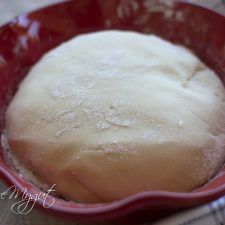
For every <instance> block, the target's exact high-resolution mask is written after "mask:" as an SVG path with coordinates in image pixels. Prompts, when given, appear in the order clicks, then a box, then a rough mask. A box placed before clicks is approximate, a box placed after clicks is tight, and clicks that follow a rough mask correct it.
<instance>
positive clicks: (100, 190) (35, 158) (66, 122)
mask: <svg viewBox="0 0 225 225" xmlns="http://www.w3.org/2000/svg"><path fill="white" fill-rule="evenodd" d="M224 99H225V91H224V87H223V85H222V83H221V81H220V80H219V79H218V78H217V76H216V75H215V73H214V72H213V71H211V70H210V69H208V68H206V66H205V65H203V63H201V62H200V60H199V59H198V58H197V57H195V56H194V55H193V54H192V53H191V52H189V51H188V50H187V49H185V48H182V47H179V46H176V45H174V44H171V43H169V42H167V41H164V40H162V39H160V38H158V37H156V36H153V35H144V34H139V33H134V32H122V31H105V32H98V33H92V34H86V35H81V36H78V37H76V38H74V39H72V40H70V41H68V42H66V43H64V44H62V45H60V46H59V47H57V48H55V49H53V50H52V51H50V52H49V53H47V54H46V55H45V56H44V57H43V58H42V59H41V60H40V61H39V62H38V63H37V64H36V65H35V66H34V67H33V68H32V70H31V71H30V73H29V75H28V76H27V77H26V78H25V80H24V81H23V82H22V83H21V85H20V87H19V90H18V92H17V93H16V95H15V97H14V99H13V101H12V102H11V104H10V106H9V108H8V111H7V116H6V124H7V132H8V140H9V144H10V147H11V149H12V151H13V152H14V153H15V154H16V156H17V157H18V159H19V160H20V162H21V163H23V164H24V165H26V167H28V168H30V169H32V170H33V171H34V172H35V174H37V176H39V177H40V178H42V179H43V181H44V182H47V183H48V184H50V185H52V184H56V190H57V192H58V193H59V194H61V195H62V196H64V197H66V198H68V199H72V200H76V201H79V202H103V201H112V200H116V199H121V198H124V197H126V196H129V195H132V194H135V193H138V192H142V191H149V190H167V191H181V192H183V191H184V192H186V191H190V190H192V189H194V188H196V187H198V186H199V185H202V184H204V183H205V182H207V181H208V180H209V179H210V178H211V177H212V176H213V175H214V174H215V172H216V171H217V170H218V169H219V167H220V166H221V165H222V163H223V161H224V141H225V135H224V129H225V115H224V112H225V105H224Z"/></svg>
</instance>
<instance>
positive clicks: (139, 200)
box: [0, 0, 225, 215]
mask: <svg viewBox="0 0 225 225" xmlns="http://www.w3.org/2000/svg"><path fill="white" fill-rule="evenodd" d="M176 2H178V3H179V2H180V3H184V4H187V5H193V6H195V7H198V8H201V9H204V10H205V11H208V12H209V13H213V14H215V16H217V17H218V16H220V17H221V18H223V19H224V20H225V17H224V16H222V15H221V14H219V13H216V12H215V11H213V10H211V9H208V8H206V7H204V6H200V5H196V4H193V3H189V2H186V1H185V0H177V1H176ZM61 4H64V3H62V2H61V3H58V4H55V5H59V6H60V5H61ZM46 8H47V7H46ZM42 9H43V8H41V9H39V10H42ZM39 10H37V11H39ZM4 26H7V24H6V25H4ZM1 158H3V157H2V156H1V157H0V175H1V177H2V179H3V180H4V181H5V182H6V183H7V184H10V185H15V186H16V187H17V188H18V189H20V190H22V189H24V187H25V185H23V182H22V180H23V179H22V178H20V177H19V175H17V174H13V173H12V172H11V170H10V168H9V166H8V165H7V164H6V163H5V162H4V160H3V159H1ZM25 188H26V187H25ZM28 192H29V189H28ZM222 194H225V183H224V184H222V185H220V186H219V187H216V188H212V189H211V190H205V191H201V192H188V193H179V192H168V191H147V192H141V193H138V194H134V195H131V196H128V197H126V198H124V199H121V200H117V201H114V202H109V203H108V202H107V203H100V204H84V203H82V207H80V206H79V205H80V203H75V202H70V203H71V204H73V205H74V207H71V206H70V205H67V204H65V205H63V204H57V203H56V204H54V205H53V206H52V207H51V208H49V209H48V211H55V212H61V213H66V214H73V215H94V214H101V213H105V212H110V211H114V210H119V209H121V208H124V210H125V208H127V209H128V208H129V210H132V209H135V208H138V207H139V206H141V205H142V204H143V203H147V202H150V201H156V200H157V201H163V202H174V203H177V204H178V205H179V206H180V207H182V206H183V207H186V206H192V205H194V204H192V203H190V202H192V201H195V202H196V201H197V202H199V203H201V204H203V203H207V202H209V201H211V200H213V199H216V198H218V197H220V196H221V195H222ZM62 201H64V200H62ZM37 203H38V205H39V206H42V202H41V201H37ZM85 205H86V207H85ZM198 205H199V204H198ZM75 206H78V207H75ZM123 212H124V211H123ZM123 212H122V211H121V212H117V213H118V214H120V213H121V214H123Z"/></svg>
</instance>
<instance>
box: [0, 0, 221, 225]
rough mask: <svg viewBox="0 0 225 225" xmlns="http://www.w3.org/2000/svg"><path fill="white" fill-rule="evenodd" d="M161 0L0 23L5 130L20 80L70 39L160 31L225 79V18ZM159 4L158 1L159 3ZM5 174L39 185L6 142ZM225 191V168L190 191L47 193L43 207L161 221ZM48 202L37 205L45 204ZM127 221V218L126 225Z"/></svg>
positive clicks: (126, 0)
mask: <svg viewBox="0 0 225 225" xmlns="http://www.w3.org/2000/svg"><path fill="white" fill-rule="evenodd" d="M160 2H164V3H157V0H145V1H144V0H136V1H135V0H108V1H102V0H76V1H68V2H64V3H61V4H57V5H54V6H50V7H47V8H43V9H41V10H37V11H35V12H32V13H29V14H24V15H22V16H19V17H17V18H15V19H14V20H12V21H11V22H10V23H8V24H6V25H5V26H3V27H2V28H0V132H2V130H3V129H4V126H5V125H4V113H5V110H6V107H7V105H8V103H9V101H10V100H11V98H12V96H13V93H15V91H16V89H17V86H18V83H19V82H20V81H21V80H22V79H23V77H24V76H25V75H26V74H27V72H28V71H29V69H30V67H32V65H33V64H34V63H35V62H37V60H38V59H39V58H40V57H41V56H42V55H43V54H44V53H45V52H47V51H48V50H50V49H51V48H53V47H55V46H57V45H59V44H60V43H62V42H63V41H66V40H68V39H70V38H71V37H73V36H75V35H78V34H81V33H86V32H92V31H98V30H105V29H121V30H135V31H139V32H143V33H154V34H156V35H159V36H161V37H163V38H165V39H168V40H170V41H172V42H174V43H178V44H181V45H184V46H187V47H188V48H189V49H191V50H192V51H193V52H194V53H195V54H196V55H198V56H199V57H200V58H201V59H202V60H203V61H204V62H205V63H206V64H207V65H208V66H210V67H211V68H212V69H213V70H215V71H216V72H217V74H218V75H219V76H220V78H221V80H222V81H223V83H225V18H224V17H223V16H221V15H219V14H217V13H215V12H212V11H210V10H208V9H205V8H203V7H200V6H196V5H193V4H189V3H185V2H176V3H174V4H172V5H171V4H169V3H168V2H170V1H160ZM156 6H160V7H156ZM0 151H1V154H0V174H1V177H2V178H3V179H4V180H5V181H6V182H7V183H8V184H9V185H15V186H16V187H17V188H18V189H20V190H23V189H24V188H27V191H28V193H33V194H35V193H39V192H40V191H41V190H40V189H38V188H37V187H35V185H33V184H31V183H30V182H29V181H26V180H24V179H23V178H22V177H21V176H19V174H18V172H17V171H15V170H14V169H13V168H12V167H11V166H10V165H9V164H8V163H7V160H6V159H5V157H4V152H3V149H1V147H0ZM223 194H225V169H224V170H221V171H220V172H219V173H218V175H217V176H216V177H215V178H214V179H212V180H210V181H209V182H208V183H207V184H206V185H204V186H203V187H201V188H198V189H196V190H194V191H193V192H189V193H177V192H165V191H154V192H144V193H139V194H136V195H133V196H130V197H127V198H125V199H122V200H119V201H115V202H111V203H103V204H78V203H74V202H70V201H65V200H63V199H59V198H56V197H53V196H49V197H48V198H47V201H48V202H49V203H51V202H52V201H53V200H54V201H55V203H54V205H53V206H51V207H50V208H44V210H45V211H47V212H50V213H54V214H55V215H60V216H62V217H64V218H73V219H75V220H82V221H110V220H112V221H118V220H119V221H125V222H127V223H130V221H132V222H137V221H139V222H140V221H155V220H157V219H159V218H162V217H164V216H167V215H169V214H171V213H174V212H177V211H179V210H184V209H188V208H191V207H194V206H198V205H201V204H204V203H207V202H209V201H212V200H214V199H216V198H218V197H220V196H222V195H223ZM42 204H43V202H42V201H41V200H40V201H38V203H37V205H38V206H39V207H40V208H43V207H42ZM125 222H123V224H124V223H125Z"/></svg>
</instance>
